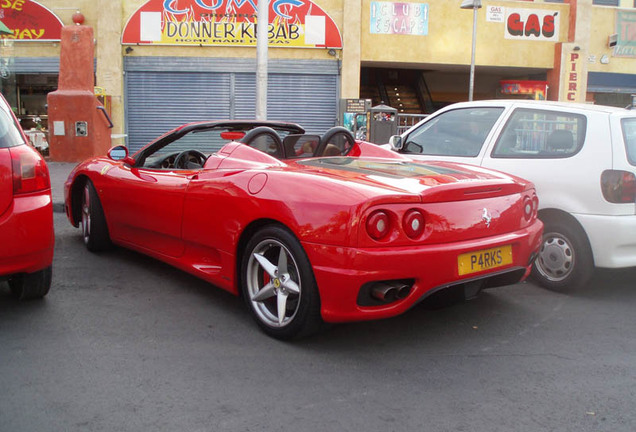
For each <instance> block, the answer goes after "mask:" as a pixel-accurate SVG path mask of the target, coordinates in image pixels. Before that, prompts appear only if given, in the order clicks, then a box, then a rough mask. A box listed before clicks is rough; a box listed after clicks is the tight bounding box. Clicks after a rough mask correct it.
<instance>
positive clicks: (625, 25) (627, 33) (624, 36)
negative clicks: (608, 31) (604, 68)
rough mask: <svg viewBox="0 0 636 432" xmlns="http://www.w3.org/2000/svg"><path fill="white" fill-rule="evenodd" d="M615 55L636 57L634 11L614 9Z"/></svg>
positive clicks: (635, 14)
mask: <svg viewBox="0 0 636 432" xmlns="http://www.w3.org/2000/svg"><path fill="white" fill-rule="evenodd" d="M616 35H617V39H616V46H615V47H614V56H615V57H636V12H631V11H616Z"/></svg>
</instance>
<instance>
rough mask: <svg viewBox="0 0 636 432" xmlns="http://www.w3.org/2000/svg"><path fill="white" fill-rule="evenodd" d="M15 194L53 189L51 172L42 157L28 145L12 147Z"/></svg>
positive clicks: (10, 150)
mask: <svg viewBox="0 0 636 432" xmlns="http://www.w3.org/2000/svg"><path fill="white" fill-rule="evenodd" d="M9 152H10V153H11V166H12V168H13V194H14V195H20V194H27V193H32V192H39V191H43V190H46V189H49V188H50V187H51V181H50V179H49V170H48V168H47V167H46V163H45V162H44V159H42V156H40V154H39V153H38V152H37V151H35V150H34V149H32V148H31V147H28V146H26V145H22V146H17V147H12V148H10V149H9Z"/></svg>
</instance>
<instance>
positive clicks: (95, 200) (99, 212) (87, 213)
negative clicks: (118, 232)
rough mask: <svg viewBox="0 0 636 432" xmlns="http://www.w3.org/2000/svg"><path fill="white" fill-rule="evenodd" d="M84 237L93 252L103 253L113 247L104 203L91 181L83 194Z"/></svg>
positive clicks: (82, 221)
mask: <svg viewBox="0 0 636 432" xmlns="http://www.w3.org/2000/svg"><path fill="white" fill-rule="evenodd" d="M81 210H82V220H81V222H80V225H81V228H82V237H83V238H84V244H85V245H86V248H87V249H88V250H89V251H91V252H101V251H104V250H108V249H110V248H111V247H112V243H111V241H110V236H109V234H108V226H107V225H106V218H105V217H104V210H103V209H102V203H101V202H100V201H99V196H98V195H97V191H96V190H95V186H93V183H92V182H91V181H90V180H87V181H86V184H85V185H84V190H83V192H82V208H81Z"/></svg>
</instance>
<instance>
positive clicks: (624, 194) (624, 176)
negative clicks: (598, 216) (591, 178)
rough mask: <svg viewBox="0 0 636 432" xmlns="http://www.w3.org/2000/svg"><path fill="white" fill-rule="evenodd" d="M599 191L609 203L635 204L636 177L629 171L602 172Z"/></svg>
mask: <svg viewBox="0 0 636 432" xmlns="http://www.w3.org/2000/svg"><path fill="white" fill-rule="evenodd" d="M601 190H602V191H603V197H605V199H606V200H607V201H609V202H611V203H614V204H622V203H634V202H636V175H634V173H632V172H629V171H620V170H606V171H603V174H601Z"/></svg>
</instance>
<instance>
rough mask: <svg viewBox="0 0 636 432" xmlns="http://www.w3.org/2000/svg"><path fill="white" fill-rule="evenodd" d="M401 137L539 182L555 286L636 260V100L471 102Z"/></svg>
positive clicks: (545, 250)
mask: <svg viewBox="0 0 636 432" xmlns="http://www.w3.org/2000/svg"><path fill="white" fill-rule="evenodd" d="M391 147H392V148H393V149H394V150H396V151H398V152H400V153H405V154H409V156H412V157H413V156H414V157H416V158H419V156H420V155H421V158H422V159H441V160H447V161H457V162H465V163H471V164H475V165H480V166H483V167H487V168H493V169H496V170H500V171H504V172H508V173H510V174H514V175H516V176H519V177H523V178H526V179H528V180H530V181H532V182H534V184H535V185H536V189H537V194H538V196H539V217H540V218H541V220H542V221H543V223H544V225H545V229H544V241H543V246H542V248H541V252H540V255H539V257H538V258H537V260H536V261H535V265H534V267H533V272H532V273H533V276H534V278H535V280H537V282H539V283H540V284H541V285H543V286H545V287H547V288H551V289H557V290H558V289H570V288H576V287H579V286H583V285H585V284H586V283H587V282H588V280H589V278H590V277H591V275H592V272H593V269H594V267H595V266H596V267H606V268H619V267H632V266H636V109H634V110H629V109H622V108H613V107H607V106H599V105H586V104H572V103H559V102H544V101H530V100H492V101H478V102H463V103H458V104H453V105H450V106H448V107H445V108H444V109H442V110H439V111H437V112H435V113H434V114H432V115H431V116H429V117H427V118H426V119H424V120H422V121H421V122H420V123H418V124H417V125H415V126H413V127H412V128H411V129H409V130H408V131H407V132H405V133H404V134H403V135H401V136H394V137H392V138H391Z"/></svg>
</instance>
